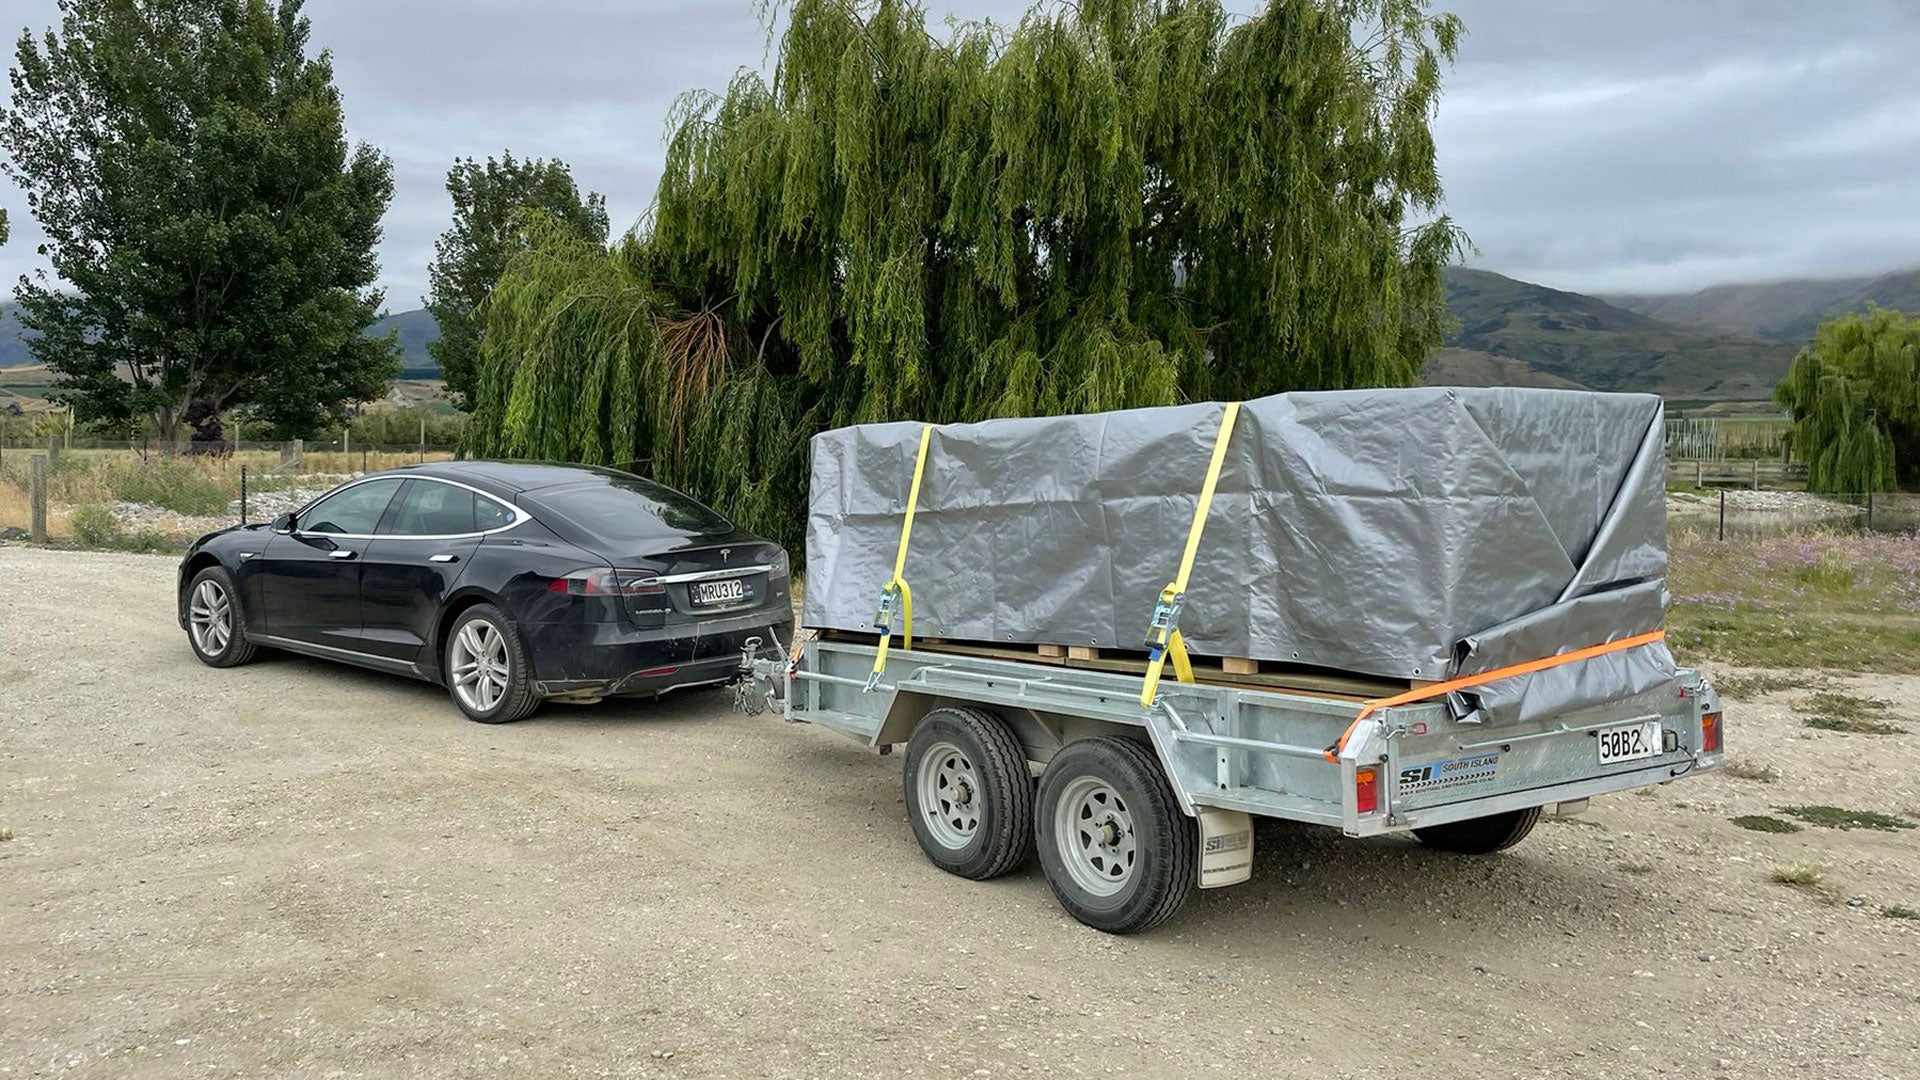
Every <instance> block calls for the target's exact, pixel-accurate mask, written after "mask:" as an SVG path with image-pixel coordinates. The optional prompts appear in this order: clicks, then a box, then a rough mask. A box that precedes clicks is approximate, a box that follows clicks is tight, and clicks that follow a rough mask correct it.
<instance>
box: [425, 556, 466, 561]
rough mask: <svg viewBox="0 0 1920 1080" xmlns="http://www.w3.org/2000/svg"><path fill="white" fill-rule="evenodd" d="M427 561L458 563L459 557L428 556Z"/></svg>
mask: <svg viewBox="0 0 1920 1080" xmlns="http://www.w3.org/2000/svg"><path fill="white" fill-rule="evenodd" d="M427 561H428V562H459V561H460V556H458V555H433V556H430V557H428V559H427Z"/></svg>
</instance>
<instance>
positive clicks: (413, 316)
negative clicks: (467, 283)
mask: <svg viewBox="0 0 1920 1080" xmlns="http://www.w3.org/2000/svg"><path fill="white" fill-rule="evenodd" d="M388 330H398V331H400V352H401V359H400V364H401V371H400V377H401V378H403V379H437V378H439V377H440V365H438V364H436V363H434V362H433V354H431V353H429V352H427V346H428V345H431V344H432V343H434V342H436V341H439V340H440V323H439V322H438V321H436V320H435V319H434V317H433V315H432V313H431V312H429V311H427V309H425V308H415V309H414V310H412V311H402V312H400V313H399V314H397V315H388V316H387V317H386V318H384V319H381V320H379V321H378V322H376V323H374V324H373V325H372V326H369V327H367V334H368V336H370V337H378V336H380V335H381V334H384V333H386V332H387V331H388Z"/></svg>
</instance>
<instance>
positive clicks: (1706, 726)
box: [1700, 712, 1720, 754]
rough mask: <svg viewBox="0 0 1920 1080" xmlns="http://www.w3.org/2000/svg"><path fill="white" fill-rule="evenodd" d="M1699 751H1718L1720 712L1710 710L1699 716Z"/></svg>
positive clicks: (1713, 752) (1708, 752)
mask: <svg viewBox="0 0 1920 1080" xmlns="http://www.w3.org/2000/svg"><path fill="white" fill-rule="evenodd" d="M1700 752H1701V753H1703V754H1717V753H1719V752H1720V714H1719V713H1717V712H1710V713H1708V714H1706V715H1705V716H1702V717H1701V718H1700Z"/></svg>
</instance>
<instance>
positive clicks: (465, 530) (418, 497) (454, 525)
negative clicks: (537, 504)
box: [380, 477, 513, 536]
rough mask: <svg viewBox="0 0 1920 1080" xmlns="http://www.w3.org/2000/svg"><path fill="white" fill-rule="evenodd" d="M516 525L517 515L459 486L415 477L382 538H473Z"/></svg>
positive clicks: (390, 518)
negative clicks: (514, 517)
mask: <svg viewBox="0 0 1920 1080" xmlns="http://www.w3.org/2000/svg"><path fill="white" fill-rule="evenodd" d="M512 523H513V511H511V510H509V509H507V508H506V507H505V506H502V505H501V504H499V503H497V502H495V501H493V500H492V499H490V498H488V497H486V496H485V495H479V494H475V493H474V492H473V491H470V490H468V489H467V488H463V487H460V486H458V485H455V484H445V483H441V482H440V481H438V480H431V479H428V478H426V477H415V478H414V479H412V480H410V481H408V482H407V489H406V490H405V491H403V492H401V493H400V501H399V503H397V504H396V505H395V506H394V508H393V513H392V514H391V515H390V516H389V517H388V519H387V524H386V526H385V527H383V528H382V529H381V530H380V535H382V536H469V535H472V534H474V533H481V532H486V531H487V530H489V529H498V528H500V527H502V526H504V525H510V524H512Z"/></svg>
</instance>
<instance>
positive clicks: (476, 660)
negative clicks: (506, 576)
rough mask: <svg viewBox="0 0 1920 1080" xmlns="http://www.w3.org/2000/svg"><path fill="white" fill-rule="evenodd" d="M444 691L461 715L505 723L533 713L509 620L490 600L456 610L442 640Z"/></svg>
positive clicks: (523, 661) (536, 698)
mask: <svg viewBox="0 0 1920 1080" xmlns="http://www.w3.org/2000/svg"><path fill="white" fill-rule="evenodd" d="M441 653H442V660H443V661H444V666H443V667H442V669H441V670H442V672H443V673H444V675H445V676H446V684H447V692H448V693H449V694H450V695H452V697H453V703H454V704H455V705H457V706H459V708H460V711H461V712H463V713H465V714H466V716H467V719H469V720H474V721H477V722H479V723H482V724H510V723H512V722H514V721H515V720H524V719H526V718H527V717H528V716H531V715H533V711H534V710H535V709H537V708H539V707H540V695H539V694H537V693H535V692H534V689H533V669H532V665H530V664H529V663H528V662H527V652H526V649H525V648H523V647H522V646H521V644H520V635H519V633H518V632H516V631H515V630H514V628H513V620H511V619H509V618H507V616H506V613H505V612H503V611H501V610H500V609H499V608H497V607H494V606H493V605H492V604H475V605H474V606H473V607H470V608H468V609H466V610H465V611H462V612H461V613H460V615H459V617H458V618H456V619H455V620H454V622H453V625H452V626H451V627H449V628H448V629H447V640H446V642H445V643H444V645H443V646H442V650H441Z"/></svg>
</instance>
